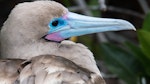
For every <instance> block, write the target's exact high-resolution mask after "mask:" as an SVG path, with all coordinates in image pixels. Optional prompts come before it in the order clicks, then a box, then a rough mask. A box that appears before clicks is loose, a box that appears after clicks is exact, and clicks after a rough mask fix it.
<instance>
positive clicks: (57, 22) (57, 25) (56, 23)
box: [48, 17, 67, 33]
mask: <svg viewBox="0 0 150 84" xmlns="http://www.w3.org/2000/svg"><path fill="white" fill-rule="evenodd" d="M66 25H67V21H66V20H65V19H63V18H61V17H60V18H54V19H52V20H51V21H50V23H49V24H48V26H49V28H50V30H49V33H52V32H56V31H58V30H59V29H61V28H63V27H64V26H66Z"/></svg>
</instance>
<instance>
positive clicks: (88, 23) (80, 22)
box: [3, 1, 135, 42]
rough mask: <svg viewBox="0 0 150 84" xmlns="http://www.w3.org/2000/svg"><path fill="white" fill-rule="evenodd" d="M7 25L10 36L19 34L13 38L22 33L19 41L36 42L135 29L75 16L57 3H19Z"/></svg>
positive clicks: (116, 22)
mask: <svg viewBox="0 0 150 84" xmlns="http://www.w3.org/2000/svg"><path fill="white" fill-rule="evenodd" d="M4 26H5V27H6V29H7V28H10V29H7V30H8V31H7V33H8V35H9V34H11V33H13V32H15V33H13V34H12V35H11V36H15V35H16V34H18V35H16V36H19V37H21V39H20V38H18V39H20V40H22V39H24V38H27V39H29V40H31V39H32V40H34V39H40V38H41V37H42V38H44V39H46V40H49V41H57V42H59V41H62V40H64V39H66V38H70V37H72V36H80V35H85V34H91V33H98V32H105V31H118V30H135V28H134V26H133V25H132V24H131V23H129V22H128V21H125V20H120V19H108V18H96V17H89V16H84V15H80V14H76V13H72V12H69V11H68V10H67V8H65V7H64V6H62V5H61V4H59V3H57V2H55V1H35V2H26V3H22V4H19V5H17V6H16V7H15V8H14V9H13V11H12V12H11V14H10V15H9V18H8V19H7V21H6V22H5V24H4ZM4 30H5V28H4V29H3V31H4ZM11 36H10V37H11ZM10 39H11V38H10ZM12 39H13V38H12Z"/></svg>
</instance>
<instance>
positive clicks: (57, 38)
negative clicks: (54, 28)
mask: <svg viewBox="0 0 150 84" xmlns="http://www.w3.org/2000/svg"><path fill="white" fill-rule="evenodd" d="M45 39H47V40H52V41H57V42H59V41H62V40H64V38H62V37H61V36H60V34H59V32H55V33H51V34H48V35H46V36H45Z"/></svg>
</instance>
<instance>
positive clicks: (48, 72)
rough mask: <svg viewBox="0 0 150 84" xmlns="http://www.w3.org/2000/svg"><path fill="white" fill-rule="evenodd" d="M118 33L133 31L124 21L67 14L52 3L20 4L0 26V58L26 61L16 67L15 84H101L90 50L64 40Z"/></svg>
mask: <svg viewBox="0 0 150 84" xmlns="http://www.w3.org/2000/svg"><path fill="white" fill-rule="evenodd" d="M118 30H135V28H134V26H133V25H132V24H131V23H129V22H128V21H125V20H120V19H108V18H96V17H89V16H84V15H80V14H76V13H72V12H69V11H68V9H67V8H65V7H64V6H62V5H61V4H59V3H57V2H55V1H34V2H25V3H20V4H19V5H17V6H16V7H15V8H14V9H13V10H12V11H11V13H10V15H9V17H8V19H7V20H6V21H5V23H4V25H3V27H2V30H1V33H0V40H1V43H0V48H1V57H2V58H13V59H14V58H15V59H27V60H28V61H27V63H26V62H23V63H20V65H18V66H22V65H23V68H22V69H21V71H20V72H19V73H20V75H19V76H16V78H15V79H17V80H14V81H15V84H41V83H42V84H105V82H104V80H103V79H102V76H101V74H100V71H99V69H98V68H97V66H96V62H95V60H94V57H93V54H92V53H91V51H90V50H89V49H88V48H87V47H85V46H84V45H82V44H80V43H74V42H72V41H66V40H65V39H67V38H70V37H72V36H80V35H85V34H92V33H98V32H105V31H118ZM19 70H20V69H19ZM0 79H1V78H0ZM36 81H38V82H36ZM0 82H1V80H0ZM12 83H13V82H12ZM12 83H10V84H12ZM3 84H5V83H3Z"/></svg>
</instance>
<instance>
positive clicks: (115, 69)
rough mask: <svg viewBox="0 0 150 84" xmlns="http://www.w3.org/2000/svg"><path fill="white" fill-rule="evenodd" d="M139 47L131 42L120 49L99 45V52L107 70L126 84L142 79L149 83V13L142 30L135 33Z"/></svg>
mask: <svg viewBox="0 0 150 84" xmlns="http://www.w3.org/2000/svg"><path fill="white" fill-rule="evenodd" d="M137 33H138V38H139V42H140V46H138V45H134V44H132V43H131V42H127V43H124V45H122V47H119V46H117V45H114V44H111V43H107V44H101V52H102V55H103V58H104V61H105V62H106V65H107V67H108V69H109V70H110V71H111V72H112V73H114V74H117V75H118V77H120V78H121V79H123V80H124V81H125V82H126V83H127V84H138V83H141V78H142V77H144V78H145V79H146V81H147V84H149V83H150V65H149V64H150V12H149V14H148V15H147V16H146V18H145V21H144V23H143V27H142V29H140V30H138V31H137Z"/></svg>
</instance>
